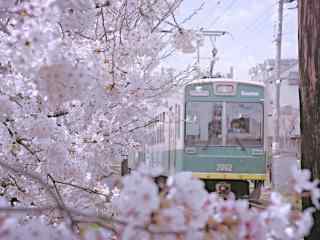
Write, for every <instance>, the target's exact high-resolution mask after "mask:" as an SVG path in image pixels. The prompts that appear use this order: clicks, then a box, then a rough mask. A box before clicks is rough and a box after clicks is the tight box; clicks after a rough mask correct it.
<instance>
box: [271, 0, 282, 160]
mask: <svg viewBox="0 0 320 240" xmlns="http://www.w3.org/2000/svg"><path fill="white" fill-rule="evenodd" d="M278 1H279V2H278V23H277V25H278V26H277V37H276V45H277V54H276V82H275V83H276V127H275V133H274V142H273V150H274V153H276V154H278V153H280V133H279V131H280V84H281V46H282V22H283V4H284V0H278Z"/></svg>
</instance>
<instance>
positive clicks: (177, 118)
mask: <svg viewBox="0 0 320 240" xmlns="http://www.w3.org/2000/svg"><path fill="white" fill-rule="evenodd" d="M180 111H181V110H180V105H179V104H176V105H175V128H176V138H177V139H180V124H181V119H180V114H181V112H180Z"/></svg>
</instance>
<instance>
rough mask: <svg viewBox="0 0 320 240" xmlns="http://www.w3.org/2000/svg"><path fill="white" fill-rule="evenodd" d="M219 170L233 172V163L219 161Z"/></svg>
mask: <svg viewBox="0 0 320 240" xmlns="http://www.w3.org/2000/svg"><path fill="white" fill-rule="evenodd" d="M216 170H217V172H232V164H227V163H218V164H217V168H216Z"/></svg>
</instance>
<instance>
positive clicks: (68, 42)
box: [0, 0, 320, 240]
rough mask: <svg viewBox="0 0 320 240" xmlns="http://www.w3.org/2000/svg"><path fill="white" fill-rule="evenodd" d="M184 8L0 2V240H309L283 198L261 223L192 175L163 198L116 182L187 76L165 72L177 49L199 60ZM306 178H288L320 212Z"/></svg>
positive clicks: (150, 186) (173, 1) (148, 176)
mask: <svg viewBox="0 0 320 240" xmlns="http://www.w3.org/2000/svg"><path fill="white" fill-rule="evenodd" d="M181 2H182V1H181V0H164V1H157V0H139V1H136V0H95V1H94V0H16V1H11V0H2V1H0V52H1V54H0V75H1V81H0V191H1V192H0V195H1V196H2V198H1V202H0V239H22V238H24V239H90V240H92V239H268V238H269V239H300V238H301V237H303V236H305V235H307V234H308V232H309V230H310V228H311V226H312V212H313V208H310V209H307V210H306V211H304V212H298V211H293V209H292V207H291V206H290V204H288V203H287V202H286V201H284V199H283V198H281V197H280V196H279V195H278V194H272V197H271V202H270V205H269V206H268V207H267V208H266V209H263V210H261V211H260V210H257V209H255V208H249V204H248V202H247V201H244V200H239V201H236V200H235V199H232V198H230V199H227V200H223V199H221V198H219V196H218V195H216V194H214V193H210V194H209V193H207V192H206V191H205V190H204V187H203V183H202V182H201V181H200V180H198V179H194V178H193V177H192V175H191V173H179V174H177V175H175V176H172V177H170V179H169V181H168V183H167V186H166V188H165V189H164V191H161V192H159V190H158V187H157V185H156V184H155V183H154V181H153V177H155V176H157V175H158V174H159V172H158V171H155V170H150V169H148V168H147V167H144V168H140V169H139V170H138V171H136V172H133V173H132V174H131V175H129V176H126V177H124V178H123V179H122V181H119V183H118V181H113V180H111V177H112V176H114V175H117V172H116V169H115V167H116V166H117V165H118V163H119V161H121V154H125V151H127V150H128V149H130V148H139V144H140V142H142V141H143V139H144V138H145V133H144V131H143V130H144V128H145V127H147V126H148V125H149V124H150V123H151V122H152V116H150V114H149V113H150V110H151V109H153V108H154V107H157V106H159V105H161V104H162V102H161V98H162V97H165V96H166V94H167V93H168V92H169V91H170V90H172V89H174V88H175V87H178V86H180V85H181V84H183V83H184V82H185V81H186V80H187V78H190V76H192V73H193V69H192V68H190V69H188V68H187V69H186V70H185V71H183V72H176V71H174V70H172V69H164V68H161V67H160V66H161V61H162V60H163V59H164V58H166V57H167V56H169V55H170V54H172V52H173V51H174V50H175V49H178V50H181V51H183V52H185V53H190V52H193V51H194V49H195V41H196V38H197V35H196V33H194V32H193V31H190V30H185V29H183V26H181V25H180V24H179V23H178V22H177V19H176V17H175V10H176V9H177V8H178V7H179V5H180V4H181ZM186 19H189V17H187V18H186ZM182 22H184V21H182ZM167 29H169V30H170V32H172V33H173V34H171V35H168V34H164V33H163V32H168V31H167ZM164 30H165V31H164ZM308 174H309V173H308V172H305V171H303V172H299V171H294V177H293V179H292V186H293V187H292V192H294V193H296V194H298V195H299V194H305V193H307V194H309V196H310V197H311V199H312V201H313V203H314V205H315V206H316V207H319V195H320V192H319V189H318V188H317V181H313V182H310V176H309V175H308ZM117 183H118V185H117V188H116V187H115V188H113V187H114V186H115V185H116V184H117Z"/></svg>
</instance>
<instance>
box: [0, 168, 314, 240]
mask: <svg viewBox="0 0 320 240" xmlns="http://www.w3.org/2000/svg"><path fill="white" fill-rule="evenodd" d="M307 172H308V171H307V170H302V171H297V170H294V174H293V178H294V179H296V182H295V184H294V185H293V188H294V189H296V192H295V193H296V194H298V193H299V191H300V189H302V190H303V191H314V192H317V191H319V188H317V187H316V186H315V187H312V188H310V184H311V185H312V186H314V184H312V182H310V181H309V180H307V179H306V178H305V175H307V174H306V173H307ZM156 175H157V171H149V170H148V168H146V167H141V168H140V169H138V170H137V171H134V172H133V173H132V174H131V175H128V176H126V177H124V179H123V187H122V189H121V191H120V195H118V196H116V197H114V198H113V200H112V204H113V206H114V207H115V208H116V209H117V213H116V215H115V216H114V217H112V218H109V219H104V220H103V221H102V222H99V221H98V220H96V223H99V225H97V224H95V225H89V227H88V226H86V227H85V225H78V227H79V228H77V230H76V231H75V230H73V231H72V228H68V227H67V226H68V221H66V222H65V223H60V224H57V225H51V224H49V223H48V222H47V218H45V217H44V216H43V217H31V216H30V219H29V220H28V221H23V220H21V218H20V219H17V218H10V217H9V215H8V214H6V215H4V214H2V215H1V216H0V218H1V219H2V220H1V224H0V239H20V238H21V236H24V237H25V236H29V238H28V239H61V238H63V239H68V240H69V239H70V240H76V239H82V240H83V239H84V240H96V239H124V240H136V239H146V240H147V239H168V240H171V239H172V240H173V239H190V240H191V239H192V240H196V239H199V240H202V239H206V240H207V239H221V240H222V239H230V240H248V239H252V240H266V239H283V240H295V239H296V240H299V239H301V238H303V237H304V236H307V235H308V234H309V232H310V229H311V228H312V225H313V216H312V214H313V212H314V211H315V209H314V208H308V209H306V210H305V211H303V212H302V211H298V210H295V209H294V208H293V207H292V206H291V204H290V203H288V202H287V201H285V199H284V198H283V197H282V196H281V195H280V194H279V193H275V192H274V193H271V196H270V201H269V203H268V205H266V206H265V207H264V208H262V209H259V208H255V207H250V204H249V203H248V201H247V200H236V199H235V198H234V197H233V196H231V197H230V198H228V199H224V198H221V197H220V196H219V195H218V194H216V193H208V192H207V191H206V190H205V189H204V183H203V182H202V181H201V180H199V179H196V178H194V177H193V176H192V173H189V172H182V173H177V174H176V175H174V176H172V177H170V178H169V179H168V181H167V184H166V186H165V188H163V189H162V190H159V186H157V185H156V183H155V182H154V177H155V176H156ZM312 200H313V202H314V203H315V205H316V206H317V202H318V201H319V199H318V198H317V199H315V196H313V197H312ZM314 200H316V201H314ZM0 209H2V212H5V211H3V209H7V211H8V212H10V211H9V210H10V209H11V208H10V207H9V206H8V204H6V203H5V202H4V201H3V200H2V202H1V204H0ZM70 214H71V215H72V216H73V217H76V215H75V214H76V213H73V212H72V211H71V212H70ZM77 214H79V213H77ZM89 218H91V219H92V216H90V217H88V219H86V220H84V221H83V222H84V223H86V221H89ZM96 219H98V217H97V218H96ZM79 223H81V221H79ZM103 223H112V225H103ZM39 226H42V227H39ZM69 226H70V223H69ZM110 226H113V227H110ZM15 229H19V230H18V231H17V230H15ZM79 230H80V231H79Z"/></svg>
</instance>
